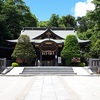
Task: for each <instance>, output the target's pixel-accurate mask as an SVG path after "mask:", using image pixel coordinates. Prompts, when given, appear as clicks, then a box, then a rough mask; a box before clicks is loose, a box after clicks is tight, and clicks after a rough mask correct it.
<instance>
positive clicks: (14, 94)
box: [0, 75, 100, 100]
mask: <svg viewBox="0 0 100 100" xmlns="http://www.w3.org/2000/svg"><path fill="white" fill-rule="evenodd" d="M0 100H100V76H99V75H95V76H94V75H82V76H81V75H80V76H57V75H55V76H54V75H41V76H0Z"/></svg>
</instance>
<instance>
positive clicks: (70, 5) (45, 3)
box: [24, 0, 91, 21]
mask: <svg viewBox="0 0 100 100" xmlns="http://www.w3.org/2000/svg"><path fill="white" fill-rule="evenodd" d="M88 1H91V0H24V2H25V3H26V5H27V6H28V7H30V10H31V12H32V13H33V14H35V15H36V17H37V18H38V20H39V21H46V20H49V18H50V17H51V15H52V14H58V15H59V16H60V17H61V16H66V15H68V14H71V15H73V16H76V15H75V13H76V11H75V8H76V7H77V4H78V3H82V4H83V3H85V4H87V3H88ZM80 6H81V5H80ZM80 6H79V7H80ZM85 8H86V7H85ZM77 9H78V10H80V11H79V12H81V9H84V7H82V8H77Z"/></svg>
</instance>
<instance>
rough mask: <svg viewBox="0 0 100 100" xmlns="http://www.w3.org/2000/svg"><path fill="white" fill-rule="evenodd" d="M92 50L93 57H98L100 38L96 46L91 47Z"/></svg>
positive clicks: (99, 53)
mask: <svg viewBox="0 0 100 100" xmlns="http://www.w3.org/2000/svg"><path fill="white" fill-rule="evenodd" d="M90 52H91V55H92V57H95V58H98V57H99V56H100V39H98V40H97V41H96V43H94V46H93V47H91V50H90Z"/></svg>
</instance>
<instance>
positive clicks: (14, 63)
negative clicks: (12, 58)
mask: <svg viewBox="0 0 100 100" xmlns="http://www.w3.org/2000/svg"><path fill="white" fill-rule="evenodd" d="M11 66H12V67H17V66H19V64H18V63H16V62H13V63H12V64H11Z"/></svg>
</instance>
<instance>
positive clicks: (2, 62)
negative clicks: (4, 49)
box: [0, 58, 6, 69]
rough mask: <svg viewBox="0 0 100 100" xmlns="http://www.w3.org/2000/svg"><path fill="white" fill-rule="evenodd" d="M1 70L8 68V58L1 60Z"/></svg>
mask: <svg viewBox="0 0 100 100" xmlns="http://www.w3.org/2000/svg"><path fill="white" fill-rule="evenodd" d="M0 68H2V69H5V68H6V58H0Z"/></svg>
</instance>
